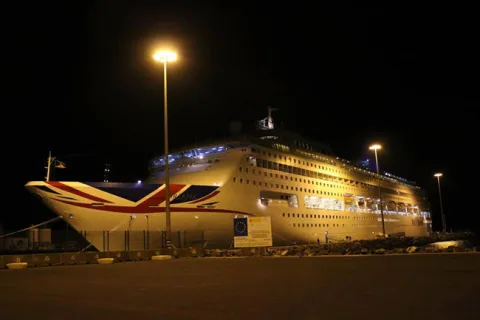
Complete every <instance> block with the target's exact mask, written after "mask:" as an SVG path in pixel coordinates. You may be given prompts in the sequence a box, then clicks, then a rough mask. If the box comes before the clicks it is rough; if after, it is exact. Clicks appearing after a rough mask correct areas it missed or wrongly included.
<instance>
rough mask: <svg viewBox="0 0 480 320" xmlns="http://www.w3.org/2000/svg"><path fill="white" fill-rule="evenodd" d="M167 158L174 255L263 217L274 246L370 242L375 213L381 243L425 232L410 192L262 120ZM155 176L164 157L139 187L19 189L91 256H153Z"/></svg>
mask: <svg viewBox="0 0 480 320" xmlns="http://www.w3.org/2000/svg"><path fill="white" fill-rule="evenodd" d="M168 159H169V160H168V161H169V165H170V166H169V168H170V196H171V198H170V209H171V210H170V211H171V230H172V241H173V243H174V245H176V246H177V247H178V246H180V247H182V246H190V245H192V244H193V243H199V242H201V243H202V245H204V247H206V248H229V247H232V245H233V237H234V230H233V226H234V219H236V218H238V217H249V216H270V217H271V228H272V238H273V245H274V246H283V245H293V244H308V243H325V242H326V241H329V242H337V241H346V240H349V241H350V240H358V239H374V238H377V237H379V236H383V228H382V215H381V210H380V209H381V208H380V206H382V209H383V210H382V211H383V220H384V226H385V236H399V235H404V236H423V235H428V234H429V233H431V230H432V229H431V228H432V221H431V216H430V213H429V203H428V200H427V197H426V194H425V192H424V190H422V189H421V188H420V187H419V186H417V185H416V184H415V183H413V182H410V181H408V180H406V179H403V178H400V177H397V176H394V175H392V174H389V173H382V174H380V175H377V174H376V173H375V172H372V171H370V170H368V169H366V168H364V167H361V166H358V165H354V164H351V163H350V162H349V161H347V160H344V159H340V158H339V157H336V156H335V155H334V154H333V152H332V150H331V149H330V148H329V147H328V146H327V145H324V144H322V143H315V142H312V141H309V140H308V139H304V138H303V137H302V136H300V135H299V134H297V133H293V132H288V131H285V130H282V129H277V128H275V126H274V123H273V119H272V117H271V114H270V112H269V115H268V116H267V117H266V118H265V119H263V120H261V121H259V122H258V125H257V130H256V131H255V132H254V133H253V134H251V135H248V136H242V137H241V138H235V139H232V140H230V141H223V142H221V143H208V144H204V145H201V146H198V145H197V146H195V147H191V148H183V149H181V150H177V151H175V152H172V153H171V154H169V157H168ZM164 167H165V156H164V155H163V156H159V157H155V158H154V159H152V160H151V161H150V163H149V172H150V174H149V177H148V179H147V180H145V181H138V182H135V183H117V182H68V181H32V182H28V183H27V184H26V188H27V189H28V190H29V191H30V192H31V193H34V194H35V195H38V196H39V197H40V198H41V199H42V201H43V203H44V204H45V205H46V206H48V207H49V208H50V209H51V210H52V211H53V212H55V213H56V214H57V215H60V216H62V217H63V218H64V220H65V221H66V222H67V223H68V224H69V225H70V226H71V227H73V228H74V229H75V230H77V231H78V232H79V233H81V234H82V235H83V236H84V237H85V238H86V239H87V240H88V241H89V242H90V244H91V245H93V246H94V247H95V248H97V249H98V250H99V251H106V250H109V251H117V250H118V251H120V250H125V249H126V250H140V249H144V248H154V247H158V246H159V245H160V243H161V242H162V239H161V238H163V233H162V232H161V231H163V230H165V227H166V224H165V221H166V217H165V185H164V175H165V173H164ZM379 190H380V192H379ZM379 195H380V196H379ZM380 199H381V200H380ZM160 235H162V236H160ZM145 239H147V240H145ZM146 241H147V242H148V244H146ZM126 243H128V245H127V244H126Z"/></svg>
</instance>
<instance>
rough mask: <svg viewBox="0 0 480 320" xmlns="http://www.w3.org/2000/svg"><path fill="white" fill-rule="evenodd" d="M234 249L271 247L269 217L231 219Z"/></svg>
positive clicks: (270, 221) (270, 222)
mask: <svg viewBox="0 0 480 320" xmlns="http://www.w3.org/2000/svg"><path fill="white" fill-rule="evenodd" d="M233 231H234V237H233V242H234V246H235V248H249V247H271V246H272V220H271V218H270V217H248V218H235V219H233Z"/></svg>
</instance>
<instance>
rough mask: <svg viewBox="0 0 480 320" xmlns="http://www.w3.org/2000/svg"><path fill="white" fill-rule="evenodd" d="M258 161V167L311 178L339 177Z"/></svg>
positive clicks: (367, 184) (365, 184)
mask: <svg viewBox="0 0 480 320" xmlns="http://www.w3.org/2000/svg"><path fill="white" fill-rule="evenodd" d="M256 163H257V167H259V168H264V169H270V170H276V171H281V172H285V173H290V174H295V175H299V176H305V177H310V178H314V179H324V180H329V179H336V178H337V177H334V176H331V175H328V174H324V173H320V172H317V171H312V170H308V169H302V168H298V167H295V166H289V165H284V164H281V163H278V162H274V161H268V160H264V159H256ZM247 172H248V171H247ZM356 182H357V183H358V184H359V185H360V186H363V187H366V188H367V187H369V186H372V187H375V186H373V185H371V184H369V183H363V182H359V181H356ZM368 182H370V183H374V181H373V180H368Z"/></svg>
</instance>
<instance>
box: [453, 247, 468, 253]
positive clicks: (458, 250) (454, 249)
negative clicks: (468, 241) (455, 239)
mask: <svg viewBox="0 0 480 320" xmlns="http://www.w3.org/2000/svg"><path fill="white" fill-rule="evenodd" d="M453 252H465V248H464V247H454V248H453Z"/></svg>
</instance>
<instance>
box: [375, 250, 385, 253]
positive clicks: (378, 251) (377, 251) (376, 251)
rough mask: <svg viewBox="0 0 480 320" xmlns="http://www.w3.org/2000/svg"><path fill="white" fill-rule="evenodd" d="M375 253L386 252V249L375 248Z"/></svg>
mask: <svg viewBox="0 0 480 320" xmlns="http://www.w3.org/2000/svg"><path fill="white" fill-rule="evenodd" d="M375 254H385V249H377V250H375Z"/></svg>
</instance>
